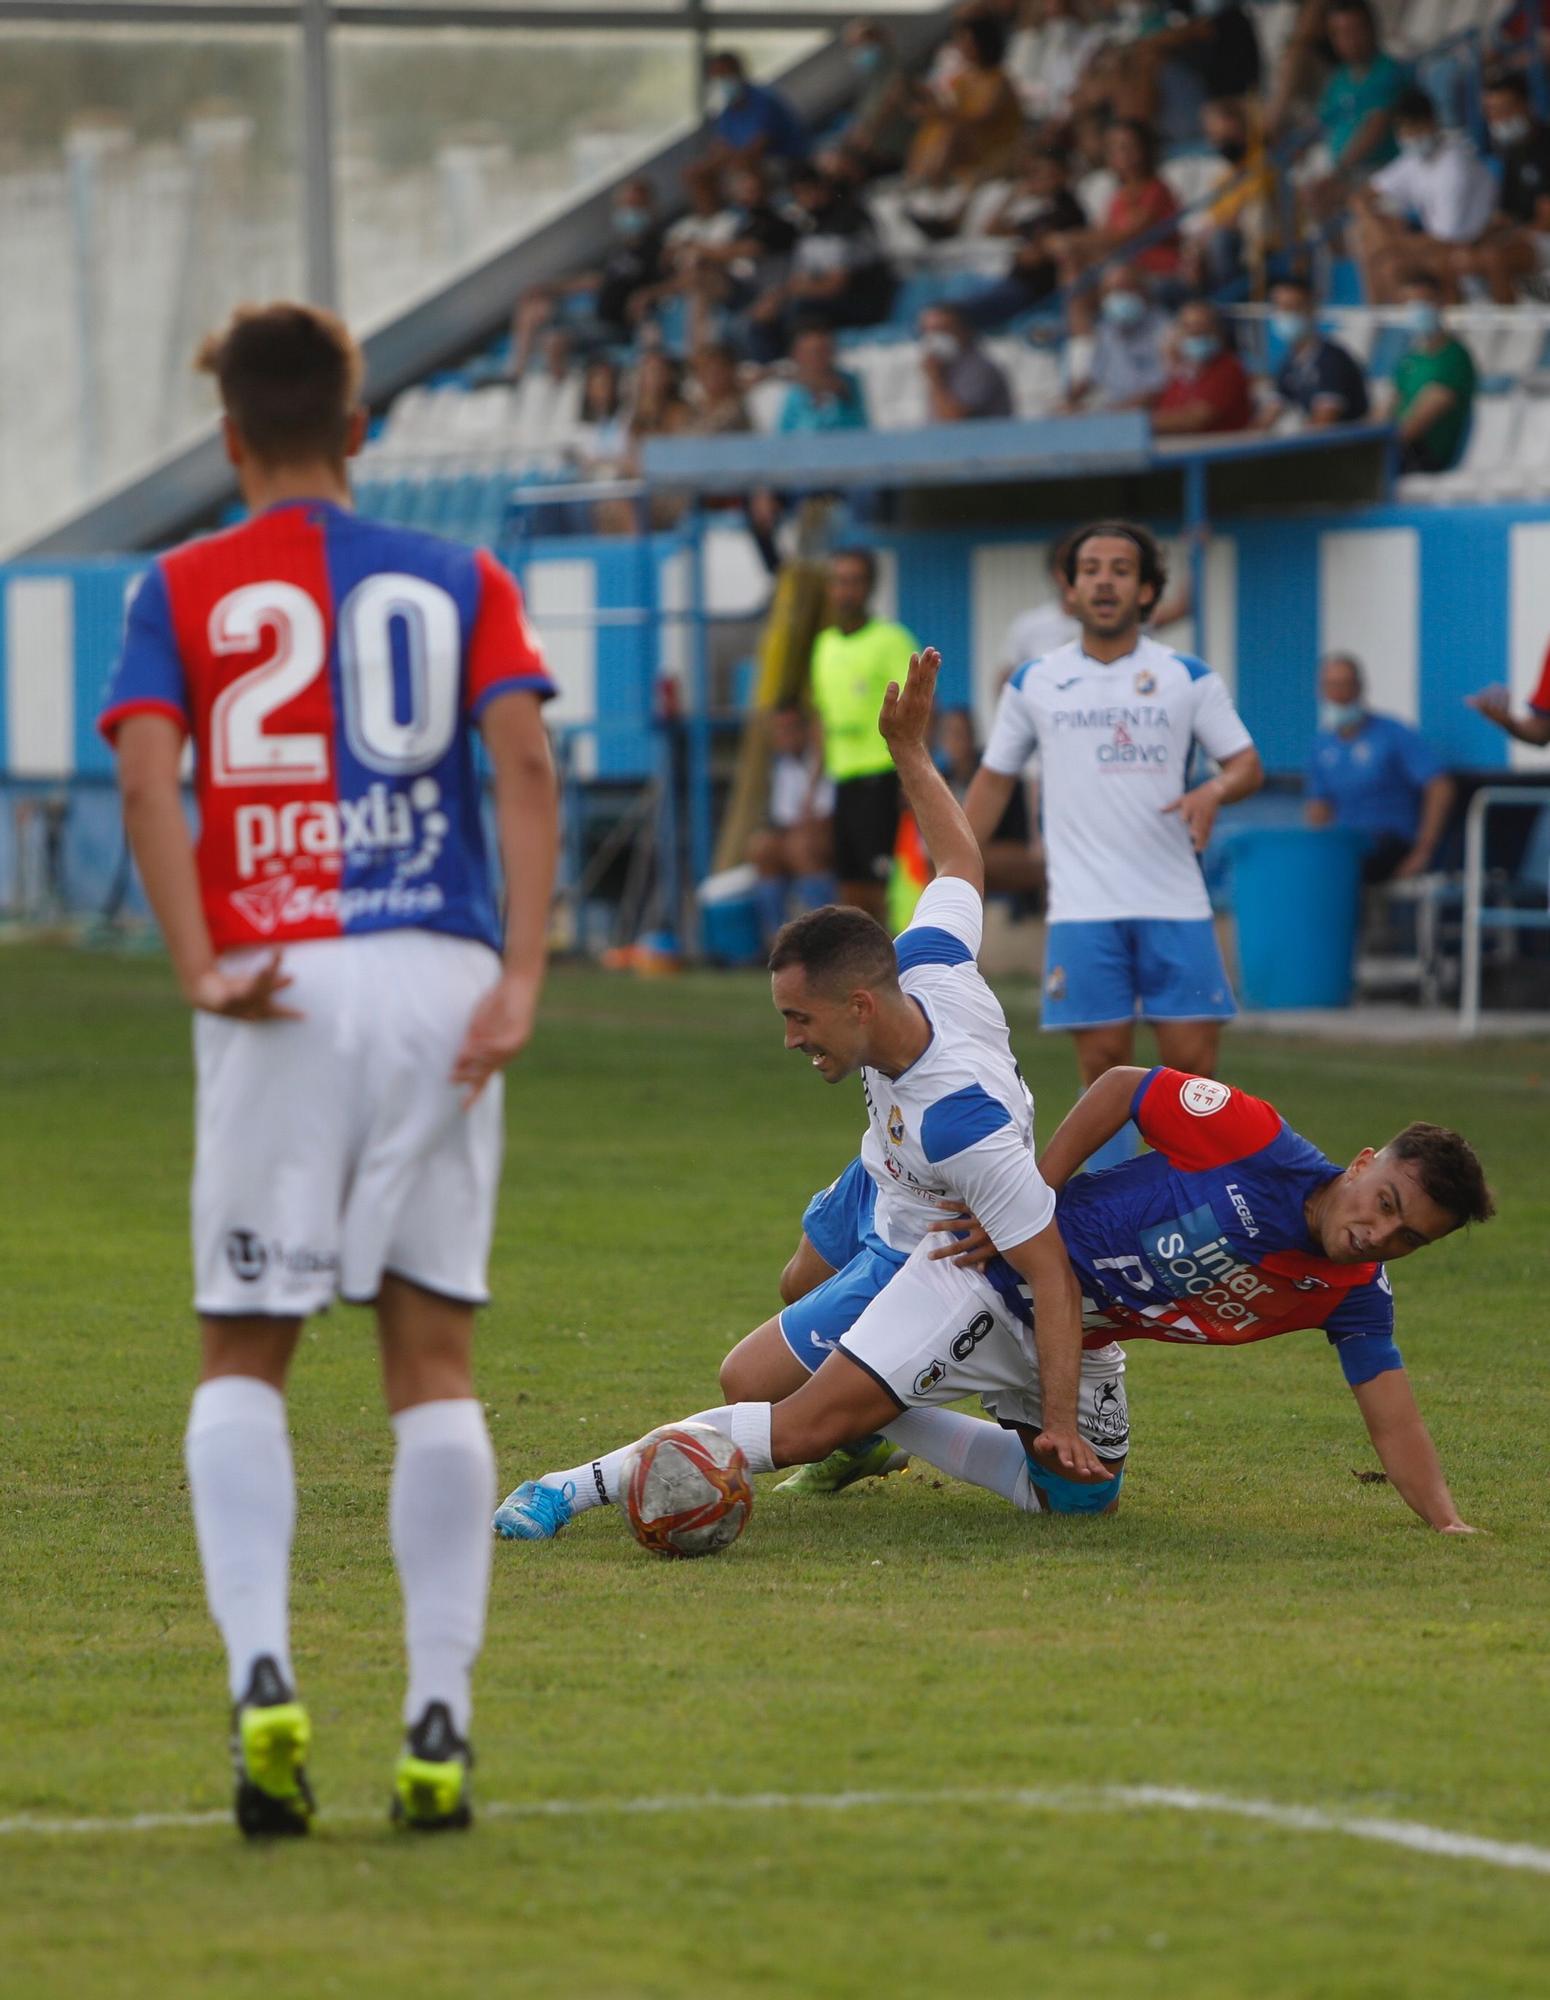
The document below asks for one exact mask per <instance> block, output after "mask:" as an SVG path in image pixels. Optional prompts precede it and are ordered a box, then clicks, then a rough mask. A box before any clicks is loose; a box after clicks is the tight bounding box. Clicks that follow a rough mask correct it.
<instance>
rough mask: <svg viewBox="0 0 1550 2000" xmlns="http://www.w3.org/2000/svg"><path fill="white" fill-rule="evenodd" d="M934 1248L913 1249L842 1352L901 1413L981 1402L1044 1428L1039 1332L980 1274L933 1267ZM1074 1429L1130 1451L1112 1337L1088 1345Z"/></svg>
mask: <svg viewBox="0 0 1550 2000" xmlns="http://www.w3.org/2000/svg"><path fill="white" fill-rule="evenodd" d="M935 1247H936V1246H935V1245H934V1244H925V1245H922V1247H921V1248H920V1249H919V1250H916V1251H915V1252H913V1254H912V1255H911V1256H910V1258H909V1261H908V1262H907V1263H906V1264H904V1265H903V1267H902V1268H901V1269H900V1270H899V1272H898V1273H897V1275H896V1276H895V1277H893V1278H891V1279H890V1280H889V1282H888V1283H887V1285H885V1286H884V1288H883V1290H882V1291H880V1292H879V1293H878V1295H877V1297H876V1298H875V1299H873V1300H872V1302H871V1304H870V1305H869V1306H868V1307H867V1308H866V1310H865V1311H864V1312H863V1313H862V1314H861V1316H860V1318H859V1319H858V1320H857V1321H856V1323H855V1325H854V1326H853V1327H852V1328H851V1329H850V1331H849V1332H848V1333H846V1334H842V1335H841V1336H840V1341H839V1345H840V1347H841V1348H842V1349H843V1350H844V1352H845V1353H846V1354H847V1355H848V1356H849V1357H850V1359H851V1360H852V1361H854V1362H856V1363H857V1364H858V1365H859V1366H860V1367H862V1368H864V1369H865V1370H866V1372H867V1373H868V1374H869V1375H870V1376H872V1377H873V1378H874V1380H875V1381H877V1382H878V1383H879V1384H880V1385H881V1387H882V1388H884V1389H886V1390H887V1391H888V1394H889V1395H890V1396H892V1397H893V1399H894V1401H895V1402H896V1403H897V1404H898V1405H899V1407H900V1408H901V1409H909V1408H912V1407H915V1406H918V1405H920V1404H927V1403H955V1402H957V1400H958V1398H959V1397H960V1396H978V1397H979V1399H980V1401H981V1402H982V1403H983V1404H984V1406H985V1409H986V1410H987V1411H988V1412H989V1414H990V1415H991V1416H993V1417H994V1418H995V1419H996V1420H997V1421H998V1422H999V1423H1003V1424H1026V1425H1028V1426H1029V1427H1030V1429H1033V1430H1040V1429H1042V1428H1043V1423H1044V1404H1043V1398H1042V1395H1041V1393H1040V1389H1039V1358H1038V1353H1037V1351H1036V1349H1035V1347H1034V1340H1033V1330H1032V1328H1031V1327H1027V1326H1024V1324H1023V1323H1022V1321H1021V1320H1020V1319H1018V1318H1017V1317H1016V1316H1015V1315H1014V1314H1013V1312H1012V1311H1011V1309H1010V1308H1009V1307H1008V1306H1007V1304H1006V1303H1005V1301H1004V1300H1003V1299H1002V1298H1001V1296H1000V1294H999V1293H998V1292H997V1291H995V1290H994V1288H993V1287H992V1286H991V1285H990V1284H988V1283H987V1281H986V1280H985V1279H984V1278H982V1277H981V1276H980V1275H979V1273H978V1272H977V1271H970V1270H961V1269H959V1268H958V1267H957V1266H955V1265H954V1264H952V1263H951V1262H949V1261H948V1260H947V1259H945V1258H944V1259H943V1260H942V1261H941V1262H940V1263H932V1262H931V1261H930V1251H931V1250H932V1249H933V1248H935ZM1076 1425H1077V1429H1078V1430H1079V1431H1080V1432H1081V1434H1082V1436H1083V1437H1084V1438H1086V1440H1087V1442H1088V1443H1089V1444H1090V1445H1091V1446H1092V1448H1093V1450H1094V1451H1095V1452H1096V1453H1097V1454H1098V1456H1099V1457H1100V1458H1107V1459H1120V1458H1123V1457H1124V1456H1125V1454H1126V1452H1127V1451H1128V1450H1129V1449H1130V1410H1129V1406H1128V1404H1127V1403H1126V1400H1125V1351H1124V1349H1123V1348H1122V1347H1120V1346H1118V1345H1117V1344H1116V1343H1115V1342H1113V1341H1109V1342H1107V1343H1106V1344H1105V1345H1104V1346H1102V1347H1096V1348H1084V1349H1083V1352H1082V1376H1081V1385H1080V1388H1079V1390H1078V1393H1077V1415H1076Z"/></svg>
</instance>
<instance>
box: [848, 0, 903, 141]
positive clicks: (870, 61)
mask: <svg viewBox="0 0 1550 2000" xmlns="http://www.w3.org/2000/svg"><path fill="white" fill-rule="evenodd" d="M844 41H845V54H846V57H847V59H848V60H849V62H850V66H851V68H852V69H853V70H854V71H855V73H856V79H857V83H858V86H859V88H858V89H857V92H856V101H855V104H854V105H853V106H852V108H851V114H850V123H849V124H848V125H847V126H846V127H845V131H844V143H845V145H846V146H848V147H849V148H851V150H852V151H854V152H856V153H858V154H859V155H860V156H861V158H862V159H863V160H864V161H865V162H866V169H867V172H868V173H869V174H896V173H897V172H898V171H899V169H900V168H901V167H902V166H903V164H904V160H905V156H906V155H907V154H908V152H909V149H910V138H911V136H912V134H913V132H914V130H915V120H914V118H913V117H912V116H911V115H910V85H909V78H908V77H907V76H906V75H905V72H904V65H903V64H902V63H901V62H900V61H899V56H898V51H897V50H896V49H895V48H894V45H893V37H892V36H891V35H890V34H889V32H888V30H887V29H886V28H885V27H884V26H883V24H882V23H881V22H880V21H852V22H851V24H850V26H849V27H848V28H847V29H846V30H845V35H844Z"/></svg>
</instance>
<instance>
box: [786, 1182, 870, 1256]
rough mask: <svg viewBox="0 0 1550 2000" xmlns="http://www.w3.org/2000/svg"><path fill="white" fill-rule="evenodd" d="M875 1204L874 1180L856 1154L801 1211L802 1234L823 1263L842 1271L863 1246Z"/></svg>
mask: <svg viewBox="0 0 1550 2000" xmlns="http://www.w3.org/2000/svg"><path fill="white" fill-rule="evenodd" d="M876 1207H877V1183H876V1182H875V1181H874V1180H873V1179H872V1176H871V1175H870V1174H869V1173H868V1172H867V1170H866V1168H865V1167H864V1166H863V1165H862V1164H861V1159H860V1156H859V1155H858V1156H857V1157H856V1158H855V1159H854V1160H852V1161H851V1163H850V1165H849V1166H848V1167H847V1168H846V1169H845V1171H844V1173H842V1174H841V1175H840V1176H839V1178H838V1180H833V1181H830V1183H829V1185H828V1186H827V1187H826V1188H820V1189H819V1190H818V1192H817V1194H815V1195H814V1196H813V1198H812V1200H811V1201H810V1202H809V1203H808V1204H807V1207H806V1208H805V1209H804V1210H803V1211H802V1234H803V1235H804V1236H805V1237H806V1238H807V1240H808V1242H809V1243H811V1244H812V1246H813V1248H814V1249H815V1250H816V1251H817V1252H818V1254H819V1256H820V1257H821V1258H822V1259H823V1261H824V1262H825V1263H826V1264H832V1265H833V1266H834V1268H835V1270H836V1271H843V1270H844V1268H845V1266H846V1265H847V1264H848V1263H849V1262H850V1260H851V1258H852V1257H855V1256H857V1255H859V1254H860V1252H861V1251H862V1250H863V1249H864V1248H865V1246H866V1241H867V1238H868V1236H869V1235H870V1234H871V1230H872V1216H873V1213H874V1211H875V1210H876Z"/></svg>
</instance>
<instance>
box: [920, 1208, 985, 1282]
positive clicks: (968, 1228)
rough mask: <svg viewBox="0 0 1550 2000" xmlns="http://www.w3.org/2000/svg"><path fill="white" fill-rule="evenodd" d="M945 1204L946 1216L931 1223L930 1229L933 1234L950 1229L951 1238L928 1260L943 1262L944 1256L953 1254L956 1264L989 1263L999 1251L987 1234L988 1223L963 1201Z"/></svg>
mask: <svg viewBox="0 0 1550 2000" xmlns="http://www.w3.org/2000/svg"><path fill="white" fill-rule="evenodd" d="M944 1206H946V1207H947V1213H946V1214H945V1215H944V1216H943V1217H942V1220H941V1221H940V1222H932V1223H929V1224H928V1225H927V1229H928V1233H929V1234H931V1235H933V1236H934V1235H936V1234H938V1233H939V1232H940V1231H942V1230H946V1231H948V1232H949V1237H950V1240H949V1241H948V1242H946V1243H944V1244H943V1245H942V1247H941V1248H940V1249H939V1250H933V1251H932V1252H931V1254H930V1256H929V1257H928V1258H927V1259H926V1261H927V1263H929V1264H939V1263H940V1262H941V1261H942V1259H943V1258H944V1257H951V1258H952V1260H953V1262H954V1263H955V1264H966V1265H969V1266H977V1265H980V1264H988V1263H989V1262H990V1260H991V1258H992V1257H994V1256H995V1254H996V1246H995V1244H994V1243H992V1242H991V1240H990V1238H989V1237H988V1236H987V1235H986V1234H985V1225H984V1224H983V1223H982V1222H981V1221H980V1220H979V1219H978V1218H977V1217H976V1216H973V1215H971V1214H970V1213H969V1211H968V1210H967V1209H966V1208H965V1207H964V1205H963V1203H962V1202H957V1201H955V1202H952V1203H950V1204H944Z"/></svg>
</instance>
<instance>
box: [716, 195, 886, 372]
mask: <svg viewBox="0 0 1550 2000" xmlns="http://www.w3.org/2000/svg"><path fill="white" fill-rule="evenodd" d="M791 194H792V204H793V205H792V219H793V221H794V222H795V223H796V225H797V235H796V240H795V242H794V243H793V244H792V247H791V257H790V265H789V269H788V271H787V275H786V277H785V278H784V279H783V280H782V281H781V282H780V283H779V284H776V285H773V286H771V287H770V289H769V290H768V291H766V292H765V293H763V295H762V296H761V297H759V298H758V299H756V300H755V301H754V304H753V306H752V307H751V308H750V310H749V313H748V321H747V336H748V345H749V350H750V352H751V353H752V355H753V357H754V359H755V360H756V361H773V360H774V359H775V358H776V357H777V356H778V355H780V354H783V353H784V352H785V351H786V348H787V346H788V345H789V343H790V338H791V329H792V327H793V325H794V324H795V322H796V321H797V320H798V319H799V318H803V319H806V318H815V317H822V318H823V319H824V320H825V321H826V322H827V324H828V325H829V326H831V327H847V326H875V325H876V324H877V322H878V321H879V320H882V319H886V318H887V316H888V309H889V307H890V306H891V305H892V304H893V294H894V276H893V272H892V271H891V270H890V268H889V266H888V264H887V261H886V260H885V258H884V256H883V252H882V246H881V244H880V243H879V241H878V237H877V231H876V229H875V227H874V226H873V223H872V218H871V216H870V215H869V214H868V213H867V210H866V207H865V205H864V204H863V203H862V202H861V201H860V200H859V199H858V198H857V197H856V196H855V195H853V194H850V193H847V192H846V191H845V190H843V189H841V188H838V187H836V186H835V185H834V183H833V182H832V181H831V180H830V179H829V178H828V176H827V175H826V174H823V173H820V172H819V171H818V169H817V168H816V167H807V166H804V167H799V168H797V170H796V171H795V173H793V175H792V177H791Z"/></svg>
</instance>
